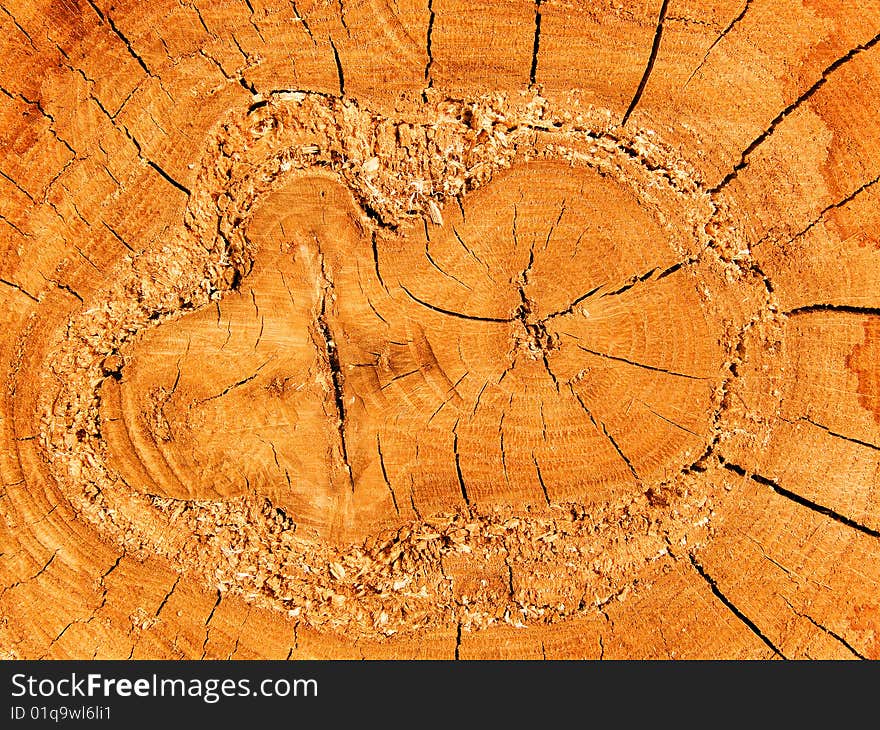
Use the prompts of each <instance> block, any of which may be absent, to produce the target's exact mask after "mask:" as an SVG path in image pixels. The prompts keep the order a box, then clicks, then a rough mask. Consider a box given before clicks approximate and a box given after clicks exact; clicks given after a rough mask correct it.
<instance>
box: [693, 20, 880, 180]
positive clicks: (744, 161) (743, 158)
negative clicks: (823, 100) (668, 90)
mask: <svg viewBox="0 0 880 730" xmlns="http://www.w3.org/2000/svg"><path fill="white" fill-rule="evenodd" d="M877 43H880V33H878V34H877V35H875V36H874V37H873V38H872V39H871V40H869V41H868V42H867V43H863V44H861V45H858V46H856V47H855V48H853V49H851V50H850V51H848V52H847V53H845V54H844V55H843V56H841V57H840V58H838V59H837V60H836V61H834V62H833V63H832V64H830V65H829V66H827V67H826V68H825V70H824V71H822V74H821V76H820V77H819V79H818V80H817V81H816V82H815V83H814V84H813V85H812V86H810V87H809V88H808V89H807V90H806V91H804V92H803V93H802V94H801V95H800V96H799V97H798V98H797V99H795V100H794V101H793V102H792V103H791V104H789V105H788V106H787V107H785V109H783V110H782V111H781V112H779V114H777V115H776V117H774V118H773V120H772V121H771V122H770V125H769V126H768V127H767V128H766V129H765V130H764V131H763V132H761V134H759V135H758V136H757V137H755V139H754V140H753V141H752V142H751V144H749V146H748V147H746V148H745V150H743V152H742V154H741V155H740V159H739V162H737V163H736V165H734V167H733V170H731V171H730V172H729V173H727V175H725V176H724V178H723V179H722V180H721V182H719V183H718V184H717V185H715V187H713V188H710V189H709V190H708V191H707V192H708V193H709V194H710V195H716V194H718V193H719V192H720V191H721V190H722V189H724V188H725V187H726V186H727V185H729V184H730V182H731V181H732V180H734V179H735V178H736V176H737V175H738V174H739V172H740V171H741V170H743V169H744V168H745V167H747V166H748V164H749V160H748V158H749V156H750V155H751V154H752V152H754V151H755V150H756V149H757V148H758V147H759V146H760V145H761V144H762V143H763V142H764V141H765V140H766V139H767V138H768V137H769V136H770V135H771V134H773V132H774V131H775V130H776V128H777V127H778V126H779V125H780V124H781V123H782V122H783V121H784V120H785V118H786V117H788V116H789V115H790V114H791V113H792V112H794V111H795V110H797V109H798V107H800V105H801V104H803V103H804V102H805V101H807V100H809V99H810V98H811V97H812V96H813V95H814V94H815V93H816V92H817V91H818V90H819V89H821V88H822V87H823V86H824V85H825V82H826V81H828V77H829V76H830V75H831V74H832V73H834V72H835V71H836V70H837V69H839V68H840V67H841V66H843V65H844V64H845V63H847V62H848V61H850V60H852V59H853V58H854V57H855V56H857V55H859V54H860V53H863V52H864V51H867V50H870V49H871V48H873V47H874V46H875V45H877Z"/></svg>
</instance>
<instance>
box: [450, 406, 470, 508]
mask: <svg viewBox="0 0 880 730" xmlns="http://www.w3.org/2000/svg"><path fill="white" fill-rule="evenodd" d="M452 453H453V454H454V455H455V473H456V476H457V477H458V487H459V489H460V490H461V497H462V499H463V500H464V503H465V504H466V505H467V506H468V507H470V506H471V500H470V498H469V497H468V493H467V487H466V486H465V483H464V475H463V474H462V473H461V455H460V454H459V453H458V421H456V422H455V425H454V426H453V427H452Z"/></svg>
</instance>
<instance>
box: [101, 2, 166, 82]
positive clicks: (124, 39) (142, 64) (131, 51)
mask: <svg viewBox="0 0 880 730" xmlns="http://www.w3.org/2000/svg"><path fill="white" fill-rule="evenodd" d="M86 2H88V4H89V5H91V6H92V10H94V11H95V13H96V14H97V16H98V17H99V18H100V19H101V21H102V22H104V23H106V24H107V25H108V26H110V30H112V31H113V33H115V34H116V37H117V38H119V40H121V41H122V42H123V43H124V44H125V47H126V48H127V49H128V52H129V54H130V55H131V57H132V58H133V59H134V60H135V61H137V63H138V65H139V66H140V67H141V68H142V69H143V70H144V73H146V74H147V76H154V74H153V72H152V71H150V69H149V68H148V67H147V64H146V63H145V62H144V59H143V58H141V55H140V54H139V53H138V52H137V51H135V50H134V46H132V44H131V41H130V40H128V38H127V37H126V36H125V34H124V33H123V32H122V31H121V30H119V28H118V27H117V26H116V23H115V22H114V21H113V18H111V17H110V15H109V14H107V15H105V14H104V13H102V12H101V10H100V9H99V8H98V6H97V5H95V3H94V2H93V0H86Z"/></svg>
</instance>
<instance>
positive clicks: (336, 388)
mask: <svg viewBox="0 0 880 730" xmlns="http://www.w3.org/2000/svg"><path fill="white" fill-rule="evenodd" d="M315 245H316V246H317V248H318V257H319V259H320V262H321V280H322V281H321V283H322V286H321V308H320V310H319V312H318V316H317V317H316V318H315V323H316V324H317V326H318V330H319V331H320V333H321V337H322V339H323V340H324V352H325V354H326V356H327V364H328V366H329V367H330V380H331V383H332V385H333V402H334V404H335V406H336V421H337V430H338V432H339V446H340V449H341V451H342V460H343V462H344V464H345V470H346V472H348V479H349V481H350V482H351V490H352V491H354V474H353V473H352V470H351V463H350V462H349V460H348V445H347V443H346V438H345V424H346V420H345V419H346V413H345V391H344V382H343V381H344V376H343V374H342V367H341V365H340V362H339V349H338V348H337V346H336V340H334V339H333V333H332V332H331V330H330V324H329V323H328V322H327V298H328V297H327V292H328V290H329V291H330V292H331V293H332V292H333V281H332V280H331V279H330V277H329V276H328V275H327V269H326V266H325V262H324V254H323V253H322V252H321V247H320V244H319V243H318V239H317V237H315Z"/></svg>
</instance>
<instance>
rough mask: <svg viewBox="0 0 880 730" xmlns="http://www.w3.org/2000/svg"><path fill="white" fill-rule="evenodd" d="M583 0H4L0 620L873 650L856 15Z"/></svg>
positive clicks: (441, 639)
mask: <svg viewBox="0 0 880 730" xmlns="http://www.w3.org/2000/svg"><path fill="white" fill-rule="evenodd" d="M49 5H51V7H49ZM612 5H613V7H611V6H608V7H601V8H599V7H590V8H585V7H584V8H581V7H577V6H576V4H575V6H572V4H571V3H567V2H561V1H560V0H542V1H541V2H534V3H533V2H528V3H525V4H516V3H510V2H500V1H497V0H491V1H489V2H485V3H481V4H480V6H479V8H470V7H468V8H466V9H462V8H463V6H462V8H459V7H458V6H455V5H454V4H449V3H438V2H436V1H435V2H434V3H433V4H432V3H427V4H426V3H424V2H423V0H419V2H408V1H405V0H400V1H399V2H395V3H392V4H391V5H389V4H387V3H382V2H374V1H373V0H367V1H366V2H363V3H359V4H340V3H327V2H320V3H319V2H314V3H310V2H308V0H304V1H303V2H298V3H295V4H291V3H288V2H281V3H276V2H274V1H273V0H266V2H261V3H254V4H253V6H251V4H245V5H242V6H241V7H238V6H233V5H230V4H223V3H221V4H220V5H216V4H215V5H214V6H211V5H210V4H206V3H204V2H201V0H199V2H198V3H191V2H186V3H177V4H176V5H173V7H172V5H167V4H163V3H157V4H144V3H141V4H134V5H131V6H130V7H128V6H126V7H123V6H118V4H117V5H112V4H106V3H103V2H101V1H100V0H97V1H96V2H94V3H88V7H85V8H84V9H80V8H78V7H75V4H73V5H71V4H67V5H64V6H63V7H62V6H61V5H59V4H57V3H55V4H54V5H52V4H51V3H49V4H46V3H43V2H41V0H26V2H24V3H22V4H21V7H16V8H7V9H6V10H7V12H6V13H3V14H0V24H3V27H4V30H5V31H6V33H5V36H4V37H5V39H6V44H5V45H4V48H3V50H2V51H0V57H2V58H3V60H4V71H3V72H2V73H3V76H4V83H3V84H2V90H3V92H4V93H3V94H0V114H2V115H3V120H4V124H3V125H2V128H3V130H4V131H3V132H0V191H2V195H0V321H2V323H3V327H2V328H0V359H2V360H3V363H4V366H3V368H4V371H5V373H6V380H5V385H6V387H5V388H4V390H3V397H2V398H0V444H2V448H0V480H2V483H0V615H2V616H3V620H2V621H0V656H22V657H41V656H47V657H76V658H83V657H89V656H96V657H108V658H109V657H114V658H115V657H127V656H130V657H163V658H164V657H227V656H236V657H243V656H253V657H278V658H283V657H289V658H299V657H336V656H346V657H357V656H364V657H378V656H394V657H403V656H419V657H456V658H466V657H477V656H479V657H501V656H504V657H511V658H524V657H542V656H543V657H566V658H571V657H600V656H604V657H626V658H636V657H639V658H640V657H685V656H686V657H695V656H698V657H706V656H708V657H718V656H730V657H771V656H785V657H829V658H830V657H853V656H861V657H876V656H880V644H878V641H877V637H878V636H880V621H878V616H880V608H878V604H877V598H876V596H877V595H878V585H880V567H878V566H880V561H878V560H877V557H878V552H880V542H878V538H880V500H878V494H880V491H878V488H877V487H878V484H880V457H878V454H880V449H878V444H880V420H878V416H877V414H878V412H880V406H878V387H877V383H878V378H877V373H878V367H877V357H876V354H877V351H878V347H877V342H878V337H877V331H878V329H877V326H876V322H877V317H878V313H880V309H878V307H880V295H878V292H880V277H878V272H880V266H878V265H877V256H878V250H880V249H878V247H877V245H876V243H877V240H876V239H877V236H876V234H875V229H876V228H877V222H878V221H877V210H878V197H877V196H878V189H880V188H878V186H877V182H878V181H880V157H878V152H877V146H876V145H875V144H873V142H872V140H875V139H876V138H877V135H878V134H880V130H878V129H877V127H878V124H880V122H878V121H877V120H876V119H875V118H874V117H875V116H876V115H873V116H872V115H871V114H870V113H869V112H870V111H871V110H873V109H874V108H875V107H876V106H877V104H876V100H877V98H878V93H880V76H878V73H877V68H878V67H880V66H878V61H877V59H878V58H880V55H878V54H880V36H878V35H877V27H880V16H878V15H877V13H876V12H875V11H874V9H872V8H871V7H870V6H865V5H864V4H862V5H860V6H859V7H857V8H856V7H853V8H848V7H844V5H843V4H840V3H830V2H823V1H821V0H820V1H817V2H810V3H799V2H793V3H786V4H784V7H782V6H780V4H779V3H774V2H771V3H767V4H757V3H745V5H743V4H742V3H739V2H738V3H735V4H733V5H731V4H724V3H722V4H712V5H711V7H709V5H708V4H705V3H704V4H702V5H700V4H697V3H691V4H689V5H688V4H687V3H684V4H674V3H667V2H661V1H660V0H658V1H657V2H654V3H633V2H624V3H614V4H612ZM44 6H45V7H44ZM221 6H222V7H221ZM789 31H790V32H789ZM502 37H503V39H504V40H503V42H500V40H499V39H501V38H502ZM756 48H758V49H760V50H761V52H760V53H756V52H755V49H756Z"/></svg>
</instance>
